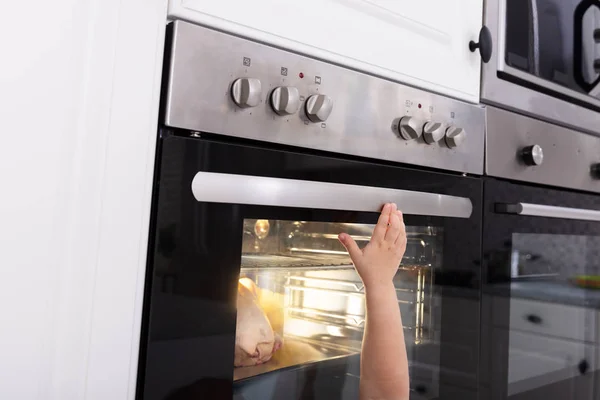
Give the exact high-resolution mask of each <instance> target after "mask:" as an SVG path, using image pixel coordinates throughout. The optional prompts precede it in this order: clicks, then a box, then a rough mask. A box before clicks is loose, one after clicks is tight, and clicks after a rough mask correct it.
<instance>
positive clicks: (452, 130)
mask: <svg viewBox="0 0 600 400" xmlns="http://www.w3.org/2000/svg"><path fill="white" fill-rule="evenodd" d="M466 139H467V133H466V132H465V130H464V129H463V128H459V127H458V126H450V127H448V129H446V145H447V146H448V147H450V148H451V149H453V148H455V147H458V146H460V145H461V143H462V142H464V141H465V140H466Z"/></svg>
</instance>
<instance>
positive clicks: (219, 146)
mask: <svg viewBox="0 0 600 400" xmlns="http://www.w3.org/2000/svg"><path fill="white" fill-rule="evenodd" d="M166 49H167V55H166V57H165V74H164V90H163V105H162V110H163V112H162V117H161V118H162V119H161V121H160V129H159V132H158V134H159V141H158V148H157V163H156V165H157V166H156V176H155V184H154V195H153V207H152V218H151V227H150V242H149V257H148V267H147V281H146V292H145V302H144V315H143V330H142V341H141V346H140V359H139V369H138V370H139V372H138V386H137V394H136V397H137V398H138V399H147V400H154V399H161V400H162V399H169V400H175V399H198V398H210V399H223V400H229V399H239V400H242V399H244V400H251V399H290V398H295V399H340V400H341V399H358V383H359V377H360V350H361V342H362V335H363V329H364V324H365V317H366V316H365V305H364V287H363V285H362V282H361V280H360V278H359V276H358V275H357V273H356V272H355V270H354V268H353V266H352V263H351V260H350V258H349V256H348V255H347V253H346V251H345V250H344V248H343V247H342V245H341V244H340V243H339V242H338V240H337V236H338V234H339V233H341V232H346V233H348V234H350V235H351V236H352V237H353V238H354V239H355V240H356V241H357V242H358V243H359V245H364V244H366V243H367V242H368V241H369V239H370V236H371V233H372V230H373V227H374V224H375V223H376V221H377V218H378V213H379V211H380V208H381V206H382V205H383V204H384V203H385V202H395V203H397V204H398V206H399V208H400V209H401V210H402V211H403V213H404V215H405V224H406V229H407V235H408V245H407V250H406V253H405V255H404V258H403V259H402V262H401V265H400V268H399V271H398V273H397V275H396V277H395V279H394V284H395V287H396V293H397V297H398V306H399V309H400V310H401V313H402V318H403V325H404V335H405V344H406V346H407V353H408V359H409V369H410V379H411V383H410V385H411V399H454V398H462V399H477V398H478V376H479V370H478V368H479V338H480V323H479V320H480V271H481V201H482V182H481V179H480V178H479V177H477V176H471V175H475V174H478V175H480V174H481V173H482V172H483V134H484V132H483V128H484V122H485V115H484V110H483V109H482V108H480V107H478V106H475V105H472V104H467V103H462V102H459V101H456V100H453V99H449V98H445V97H442V96H437V95H432V94H429V93H426V92H422V91H420V90H417V89H414V88H410V87H405V86H402V85H398V84H396V83H392V82H389V81H385V80H382V79H379V78H375V77H371V76H368V75H364V74H360V73H358V72H355V71H350V70H347V69H344V68H341V67H338V66H333V65H330V64H325V63H323V62H320V61H318V60H312V59H308V58H305V57H302V56H299V55H296V54H292V53H288V52H285V51H283V50H281V49H275V48H272V47H268V46H265V45H262V44H259V43H254V42H251V41H247V40H244V39H241V38H237V37H233V36H229V35H226V34H224V33H220V32H216V31H212V30H209V29H206V28H203V27H199V26H195V25H192V24H189V23H185V22H179V21H178V22H175V23H172V24H171V25H170V26H169V30H168V37H167V47H166ZM284 68H285V71H284ZM241 79H245V80H243V81H240V80H241ZM316 81H318V82H320V83H315V82H316ZM256 91H259V92H260V93H261V94H260V95H258V96H256V97H253V96H255V94H256V93H255V92H256ZM296 102H297V103H296ZM315 121H317V122H315ZM413 136H414V137H413ZM248 299H250V300H251V301H249V300H248ZM248 344H249V345H248ZM263 345H264V346H265V348H263V349H262V350H261V351H262V352H265V353H270V356H271V358H270V359H269V360H268V361H265V362H261V363H256V362H255V360H253V357H252V354H251V353H252V349H255V348H258V346H263ZM248 349H250V350H249V351H248Z"/></svg>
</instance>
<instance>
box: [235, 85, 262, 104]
mask: <svg viewBox="0 0 600 400" xmlns="http://www.w3.org/2000/svg"><path fill="white" fill-rule="evenodd" d="M261 93H262V85H261V83H260V80H258V79H255V78H239V79H236V80H235V81H234V82H233V85H232V86H231V97H232V98H233V101H234V102H235V104H237V105H238V106H239V107H241V108H248V107H256V106H257V105H259V104H260V99H261Z"/></svg>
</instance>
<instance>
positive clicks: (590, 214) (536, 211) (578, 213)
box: [495, 203, 600, 221]
mask: <svg viewBox="0 0 600 400" xmlns="http://www.w3.org/2000/svg"><path fill="white" fill-rule="evenodd" d="M495 210H496V212H497V213H503V214H517V215H526V216H530V217H547V218H563V219H576V220H584V221H600V211H598V210H587V209H585V208H569V207H557V206H546V205H543V204H530V203H514V204H501V203H498V204H496V207H495Z"/></svg>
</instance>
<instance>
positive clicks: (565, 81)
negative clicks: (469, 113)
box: [481, 0, 600, 135]
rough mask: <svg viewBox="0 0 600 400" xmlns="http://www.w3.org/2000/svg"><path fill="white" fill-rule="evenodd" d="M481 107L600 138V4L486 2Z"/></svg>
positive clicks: (583, 0)
mask: <svg viewBox="0 0 600 400" xmlns="http://www.w3.org/2000/svg"><path fill="white" fill-rule="evenodd" d="M484 19H485V22H484V23H485V25H486V26H488V27H489V29H490V32H491V36H492V42H493V52H492V57H491V60H490V62H489V63H487V64H483V70H482V91H481V98H482V101H483V102H485V103H488V104H492V105H496V106H499V107H503V108H507V109H511V110H513V111H517V112H520V113H523V114H527V115H530V116H534V117H536V118H539V119H543V120H546V121H550V122H553V123H556V124H561V125H563V126H566V127H570V128H574V129H577V130H581V131H586V132H588V133H592V134H596V135H598V134H600V127H599V124H598V121H599V120H600V113H599V112H600V2H598V1H595V0H566V1H562V0H486V2H485V15H484Z"/></svg>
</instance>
